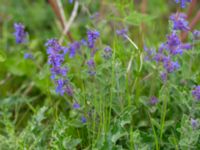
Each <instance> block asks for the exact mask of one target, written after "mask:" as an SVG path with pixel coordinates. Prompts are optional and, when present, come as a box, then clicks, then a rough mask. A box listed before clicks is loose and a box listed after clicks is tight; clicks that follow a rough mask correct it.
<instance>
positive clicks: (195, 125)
mask: <svg viewBox="0 0 200 150" xmlns="http://www.w3.org/2000/svg"><path fill="white" fill-rule="evenodd" d="M190 122H191V125H192V128H193V129H195V128H197V126H198V121H197V120H196V119H193V118H191V120H190Z"/></svg>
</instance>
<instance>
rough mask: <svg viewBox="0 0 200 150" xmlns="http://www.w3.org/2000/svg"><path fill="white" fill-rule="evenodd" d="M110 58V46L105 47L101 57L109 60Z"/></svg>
mask: <svg viewBox="0 0 200 150" xmlns="http://www.w3.org/2000/svg"><path fill="white" fill-rule="evenodd" d="M111 56H112V49H111V47H110V46H106V47H105V48H104V54H103V57H104V58H105V59H109V58H110V57H111Z"/></svg>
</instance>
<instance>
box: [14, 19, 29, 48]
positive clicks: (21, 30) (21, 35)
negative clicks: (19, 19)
mask: <svg viewBox="0 0 200 150" xmlns="http://www.w3.org/2000/svg"><path fill="white" fill-rule="evenodd" d="M14 28H15V33H14V35H15V39H16V43H17V44H21V43H25V42H26V40H27V33H26V32H25V27H24V25H23V24H21V23H15V24H14Z"/></svg>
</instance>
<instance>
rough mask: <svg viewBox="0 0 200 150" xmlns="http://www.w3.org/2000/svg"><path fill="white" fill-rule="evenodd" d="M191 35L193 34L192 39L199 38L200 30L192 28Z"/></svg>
mask: <svg viewBox="0 0 200 150" xmlns="http://www.w3.org/2000/svg"><path fill="white" fill-rule="evenodd" d="M193 36H194V39H199V38H200V31H199V30H194V32H193Z"/></svg>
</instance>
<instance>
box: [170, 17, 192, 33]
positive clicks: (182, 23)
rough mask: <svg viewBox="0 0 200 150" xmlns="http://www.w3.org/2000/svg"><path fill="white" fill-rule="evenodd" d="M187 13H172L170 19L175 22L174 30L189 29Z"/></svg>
mask: <svg viewBox="0 0 200 150" xmlns="http://www.w3.org/2000/svg"><path fill="white" fill-rule="evenodd" d="M186 19H187V15H186V14H184V13H179V14H172V15H171V16H170V20H171V21H172V22H173V30H180V31H189V30H190V27H189V23H188V21H187V20H186Z"/></svg>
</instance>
